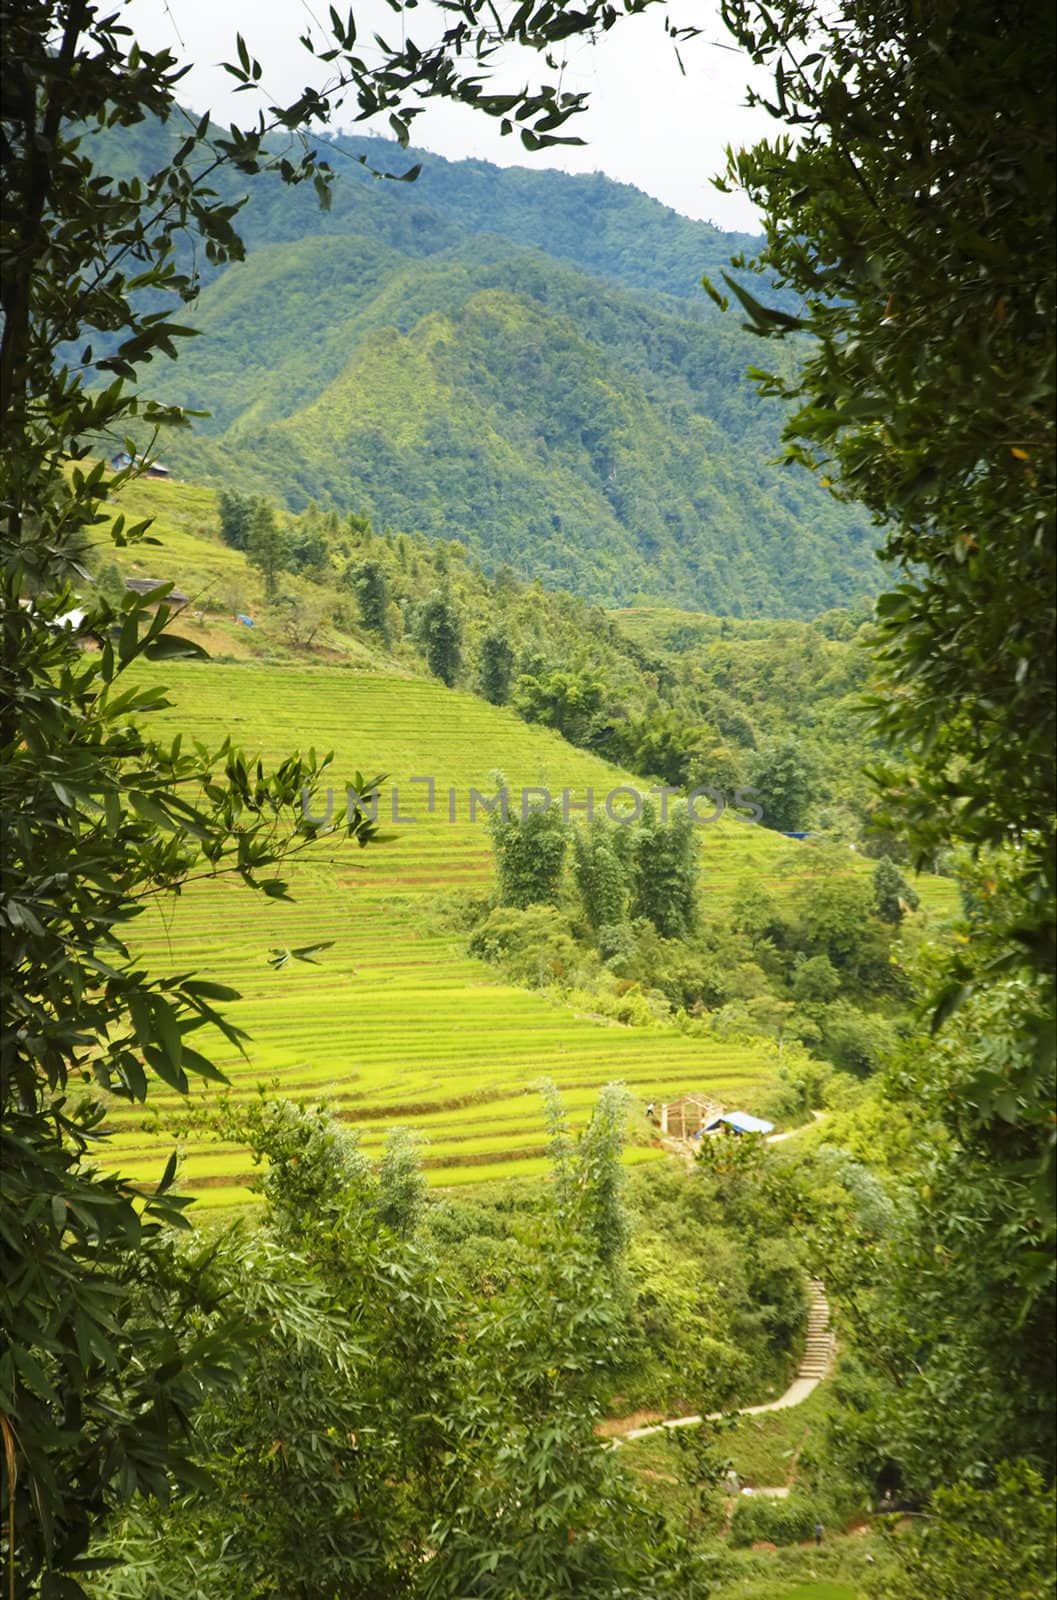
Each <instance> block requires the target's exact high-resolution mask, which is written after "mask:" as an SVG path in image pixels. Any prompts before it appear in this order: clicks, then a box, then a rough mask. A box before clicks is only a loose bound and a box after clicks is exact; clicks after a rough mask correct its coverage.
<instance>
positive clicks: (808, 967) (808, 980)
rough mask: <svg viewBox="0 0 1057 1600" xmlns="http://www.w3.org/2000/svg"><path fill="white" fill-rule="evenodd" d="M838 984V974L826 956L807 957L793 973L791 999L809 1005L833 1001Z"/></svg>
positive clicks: (838, 988) (836, 993)
mask: <svg viewBox="0 0 1057 1600" xmlns="http://www.w3.org/2000/svg"><path fill="white" fill-rule="evenodd" d="M840 984H841V979H840V973H839V972H838V971H837V969H836V967H835V966H834V965H833V963H832V961H831V960H830V958H829V956H828V955H818V956H808V957H807V959H806V960H804V961H801V962H799V963H798V964H797V967H796V969H795V971H794V973H793V985H792V987H793V999H794V1000H800V1001H807V1002H809V1003H811V1002H817V1001H826V1000H834V999H835V998H836V997H837V995H838V994H839V993H840Z"/></svg>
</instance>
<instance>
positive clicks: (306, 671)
mask: <svg viewBox="0 0 1057 1600" xmlns="http://www.w3.org/2000/svg"><path fill="white" fill-rule="evenodd" d="M143 670H144V671H145V672H150V671H152V670H154V669H150V668H144V669H143ZM158 670H159V672H160V673H161V675H162V677H163V681H164V682H166V684H167V685H168V686H169V688H170V690H171V698H172V700H173V708H172V709H171V710H170V711H168V712H166V713H164V715H163V716H162V717H159V718H157V719H154V721H155V725H156V727H157V729H158V731H159V732H161V731H162V729H163V726H164V727H166V728H168V729H171V730H172V731H173V732H175V731H176V729H177V728H180V729H182V730H184V732H185V733H186V734H188V735H190V736H193V737H195V738H199V739H202V740H204V741H206V742H207V743H209V744H211V745H212V744H218V743H219V742H220V741H221V740H222V739H223V737H224V736H225V735H226V734H228V733H231V734H232V735H233V737H234V738H235V739H236V740H237V741H238V742H240V743H241V744H242V745H243V746H244V747H245V748H246V750H247V751H248V752H252V753H260V754H261V755H262V756H263V757H264V758H265V759H266V760H268V759H271V760H275V759H277V758H278V757H280V756H282V755H284V754H287V753H289V752H290V751H291V750H293V749H295V748H298V747H300V748H302V749H306V748H307V747H308V746H310V745H314V746H315V747H316V749H317V750H319V751H321V752H322V751H329V750H333V751H334V752H335V759H334V766H333V769H332V770H333V774H334V785H335V790H336V792H337V801H338V803H339V804H340V803H341V801H342V798H343V786H344V783H345V782H347V781H351V780H352V778H353V775H354V774H355V772H356V771H357V770H358V769H359V770H362V771H365V772H372V773H373V772H384V773H386V774H387V775H388V778H389V782H390V784H392V785H395V787H396V789H397V791H398V794H399V800H398V808H399V814H400V815H401V816H408V817H414V818H415V820H414V821H409V822H406V823H401V824H399V825H397V826H392V825H391V824H390V825H387V826H386V827H385V828H384V830H383V835H382V837H381V838H380V840H379V841H378V842H376V843H373V844H372V845H371V846H370V847H369V848H368V849H366V850H364V851H361V850H360V849H359V848H358V847H357V846H355V845H350V844H347V843H336V842H322V843H321V844H320V845H319V846H318V847H317V848H316V849H315V850H314V851H313V852H310V853H309V855H308V856H307V857H306V858H305V859H304V860H302V861H301V862H299V863H297V864H296V865H295V866H294V868H293V870H292V873H291V875H290V876H291V883H292V888H293V893H294V895H295V896H296V899H295V903H294V904H283V903H280V902H274V901H267V900H265V899H264V898H263V897H262V896H259V895H253V894H251V893H249V892H248V891H246V890H245V889H244V888H241V887H238V886H235V885H232V884H230V883H228V882H227V881H217V882H206V883H200V884H195V885H192V886H190V887H189V888H188V889H187V890H186V891H185V893H184V895H183V896H182V897H181V898H180V899H179V900H177V901H175V902H170V903H168V904H167V905H166V906H165V907H164V908H155V909H153V910H151V911H150V912H148V913H146V914H145V915H144V917H143V918H142V919H141V920H140V922H139V923H138V925H137V928H136V945H137V948H138V950H139V951H140V952H141V953H142V954H143V955H144V956H145V957H147V958H148V960H149V962H150V965H151V967H152V969H153V970H155V971H186V970H188V969H189V968H195V969H196V970H198V971H199V972H201V973H202V974H205V975H208V976H210V977H211V978H213V979H215V980H216V981H219V982H223V983H230V984H231V985H233V986H234V987H235V988H237V989H239V990H240V991H241V994H242V999H241V1000H240V1001H238V1002H237V1003H235V1004H233V1005H231V1006H230V1007H229V1008H227V1009H228V1013H229V1015H230V1016H231V1018H232V1020H233V1021H235V1022H237V1023H238V1024H239V1025H240V1026H242V1027H244V1028H245V1029H246V1030H247V1031H248V1032H249V1033H250V1035H251V1036H252V1037H251V1042H250V1045H249V1047H248V1056H249V1059H248V1061H242V1060H241V1059H240V1058H239V1057H238V1056H237V1054H234V1053H233V1052H232V1050H231V1048H230V1046H227V1045H226V1044H224V1043H223V1041H221V1043H220V1048H219V1049H218V1050H217V1051H216V1056H217V1059H218V1060H220V1061H221V1062H222V1064H223V1065H224V1066H225V1069H226V1070H227V1071H228V1072H229V1075H230V1077H231V1080H232V1083H233V1085H234V1093H235V1095H236V1097H245V1096H252V1095H254V1094H255V1093H256V1091H257V1086H258V1085H259V1084H266V1085H273V1084H274V1085H275V1086H276V1087H277V1088H278V1089H279V1090H280V1091H281V1092H285V1093H288V1094H290V1095H291V1096H294V1097H302V1096H304V1097H312V1098H324V1099H326V1100H328V1101H330V1102H333V1103H335V1104H336V1105H337V1106H338V1107H340V1109H341V1112H342V1114H343V1115H345V1116H346V1117H347V1118H348V1119H349V1120H350V1121H352V1122H354V1123H356V1124H357V1125H358V1126H359V1127H360V1129H361V1133H362V1139H363V1143H364V1146H365V1148H367V1149H369V1150H371V1149H376V1148H378V1147H380V1145H381V1143H382V1140H383V1139H384V1136H385V1131H386V1129H387V1128H389V1127H391V1126H393V1125H394V1124H396V1123H402V1124H405V1125H409V1126H412V1127H414V1128H415V1129H416V1130H418V1132H419V1133H420V1134H421V1135H422V1137H423V1139H424V1140H426V1141H428V1142H427V1143H426V1144H425V1147H424V1157H425V1165H426V1168H427V1171H428V1175H429V1178H430V1181H431V1182H433V1183H437V1184H452V1183H462V1182H467V1181H472V1180H474V1179H479V1178H484V1177H487V1178H493V1177H500V1176H507V1175H510V1174H512V1173H521V1174H526V1175H527V1174H528V1173H531V1172H534V1171H538V1170H540V1169H541V1168H542V1167H543V1166H544V1165H545V1157H544V1144H545V1134H544V1130H543V1123H542V1116H541V1107H540V1101H539V1096H538V1093H537V1091H536V1088H535V1085H536V1084H537V1083H538V1081H539V1079H540V1078H542V1077H547V1078H552V1079H553V1080H554V1081H555V1082H557V1083H558V1085H559V1086H560V1088H561V1090H562V1093H563V1097H564V1099H565V1102H566V1105H567V1107H568V1108H569V1111H570V1113H571V1116H572V1119H573V1121H574V1123H575V1122H577V1121H579V1120H582V1118H583V1117H584V1115H585V1113H586V1112H587V1111H588V1109H589V1107H590V1105H591V1104H592V1103H593V1100H594V1097H595V1095H596V1093H597V1090H598V1088H599V1086H600V1085H601V1084H603V1083H605V1082H606V1081H608V1080H609V1079H612V1078H620V1079H622V1080H624V1081H625V1082H626V1083H627V1084H628V1085H629V1086H630V1087H631V1088H632V1090H633V1092H634V1093H635V1094H636V1095H637V1096H639V1097H640V1098H641V1099H647V1098H651V1097H658V1098H661V1097H664V1096H668V1095H670V1094H673V1093H676V1092H679V1091H683V1090H686V1089H691V1088H700V1089H709V1090H711V1091H713V1092H714V1093H715V1094H717V1095H718V1096H719V1097H720V1098H722V1099H724V1100H725V1101H726V1102H727V1103H728V1104H730V1103H737V1104H739V1105H741V1106H743V1107H744V1108H745V1109H747V1110H750V1111H751V1110H753V1109H754V1108H755V1107H756V1106H757V1105H758V1104H759V1103H761V1102H762V1101H763V1099H764V1098H765V1096H766V1093H767V1089H768V1086H769V1084H770V1082H771V1081H772V1077H773V1071H774V1059H773V1055H772V1053H771V1050H770V1047H769V1046H768V1045H766V1044H760V1045H759V1046H753V1047H751V1048H747V1047H744V1046H741V1047H739V1046H732V1045H727V1044H721V1043H718V1042H714V1041H705V1040H701V1039H692V1038H688V1037H686V1036H684V1035H681V1034H679V1033H677V1032H675V1031H673V1030H671V1029H664V1028H662V1027H657V1028H656V1029H654V1030H649V1029H647V1030H644V1029H629V1028H625V1027H621V1026H619V1025H617V1024H613V1023H611V1022H607V1021H604V1020H602V1019H599V1018H596V1017H591V1016H586V1015H582V1014H577V1013H575V1012H574V1011H572V1010H571V1009H570V1008H569V1007H568V1006H566V1005H564V1004H562V1003H559V1002H557V1001H555V1000H553V999H551V998H548V997H547V996H545V995H542V994H539V993H536V992H530V991H528V990H524V989H520V988H514V987H511V986H509V985H506V984H503V983H499V982H496V981H495V976H494V973H493V970H492V969H491V968H489V967H488V966H486V965H484V964H483V963H480V962H477V961H475V960H473V959H472V958H470V957H468V956H466V955H465V954H464V944H465V938H464V935H462V934H460V933H459V932H457V931H453V929H452V928H451V926H450V925H449V923H448V921H447V920H446V919H444V918H442V917H441V916H440V915H439V914H438V905H437V902H438V897H443V896H445V895H450V894H454V893H457V892H467V891H469V892H482V893H483V892H486V891H487V890H488V888H489V886H490V883H491V875H492V866H491V853H490V848H489V841H488V834H487V829H486V827H485V825H484V817H483V815H479V817H478V820H477V821H476V822H475V823H472V824H471V822H470V821H469V820H468V812H469V793H470V789H471V788H472V787H476V788H478V789H479V790H480V791H481V792H483V793H485V794H489V795H490V794H491V793H492V792H493V790H494V786H495V785H494V779H493V777H492V773H493V771H494V769H496V768H498V769H499V770H501V771H502V772H503V773H504V775H505V777H506V779H507V782H508V784H509V785H510V787H511V789H512V790H514V789H520V787H521V786H523V785H539V784H543V785H546V786H547V787H549V788H550V789H551V790H552V791H553V792H554V793H559V792H560V791H561V790H562V789H563V788H568V789H569V790H570V791H572V797H573V798H574V799H576V800H582V799H583V798H584V794H585V791H586V789H587V788H588V787H592V788H593V789H594V791H595V796H596V803H598V804H601V800H602V797H603V796H604V795H605V794H607V793H608V792H609V791H610V790H612V789H613V788H614V787H615V786H616V785H618V784H620V783H627V784H631V783H632V781H633V780H631V779H630V778H628V777H627V776H626V775H624V774H621V773H619V772H617V771H616V770H615V769H613V768H611V767H609V766H607V765H606V764H605V763H603V762H601V761H599V760H597V759H595V758H594V757H592V756H589V755H587V754H585V753H584V752H582V751H578V750H575V749H573V748H572V747H571V746H569V745H568V744H566V743H565V742H564V741H563V740H561V739H560V738H559V737H558V736H557V735H555V734H552V733H550V732H549V731H547V730H545V729H541V728H538V727H529V726H527V725H526V724H525V723H523V722H521V721H520V720H519V719H518V718H516V717H515V716H514V715H513V714H512V713H510V712H507V711H505V710H499V709H496V708H495V707H492V706H489V705H486V704H485V703H484V702H483V701H480V700H478V699H476V698H475V697H473V696H471V695H468V694H462V693H459V692H455V691H451V690H448V689H445V688H443V687H442V686H441V685H440V684H437V683H433V682H425V681H422V680H408V679H406V678H397V677H390V676H384V675H377V674H368V673H358V672H354V671H350V670H348V669H344V668H337V667H316V668H311V667H285V666H271V667H267V666H260V665H255V664H243V663H230V664H221V663H217V662H210V663H202V664H182V665H176V666H174V665H171V664H169V665H166V666H165V667H164V668H161V669H158ZM414 776H432V777H433V778H434V779H435V781H436V804H435V809H434V811H433V813H432V815H430V813H429V811H428V803H427V796H426V790H425V786H424V785H422V784H418V785H412V784H409V783H408V782H407V780H408V779H410V778H411V777H414ZM449 790H454V792H455V796H456V804H455V815H456V821H455V822H454V823H451V822H450V821H449V820H448V808H449V798H448V793H449ZM391 808H392V795H391V789H390V790H387V791H385V792H383V796H382V803H381V811H380V820H382V821H383V822H384V821H385V820H386V818H387V817H388V816H389V815H390V814H391ZM573 814H574V815H575V814H576V813H573ZM701 836H702V873H703V879H704V895H705V908H706V914H708V913H709V912H710V911H712V910H718V909H719V908H721V907H722V905H723V903H724V902H725V901H727V900H729V898H730V896H731V895H732V894H733V893H734V892H735V890H736V888H737V885H738V884H739V883H740V882H741V880H742V879H744V878H746V877H753V878H755V879H757V880H758V881H763V882H765V883H768V884H771V885H772V886H773V887H775V888H776V889H778V890H782V889H783V888H787V887H789V886H791V885H792V884H794V883H795V881H796V880H797V878H798V877H799V875H800V874H801V873H802V872H803V870H804V869H805V868H806V867H807V866H808V865H809V862H810V853H809V847H805V846H794V847H793V848H792V849H791V848H790V844H789V841H787V840H784V839H782V838H781V837H779V836H777V835H775V834H769V833H767V832H766V831H765V830H763V829H760V828H757V827H754V826H752V825H748V824H743V823H738V822H728V821H725V820H724V821H721V822H720V823H718V824H715V825H713V826H709V827H703V828H702V829H701ZM320 940H333V941H334V945H333V947H332V948H331V949H329V950H327V951H326V952H325V953H324V954H323V955H322V957H321V959H320V963H319V965H316V966H306V965H302V964H298V963H290V964H289V965H287V966H286V967H284V968H283V969H282V970H280V971H275V970H273V968H272V967H271V966H270V965H269V962H268V953H269V951H270V950H271V949H272V948H274V947H283V946H295V945H302V944H310V943H314V942H316V941H320ZM200 1093H201V1091H199V1090H195V1091H194V1096H195V1097H198V1095H199V1094H200ZM179 1104H180V1102H179V1101H178V1097H176V1096H174V1095H167V1094H164V1093H161V1092H155V1091H152V1094H151V1097H150V1100H149V1102H148V1109H147V1110H146V1111H144V1109H143V1108H134V1109H129V1108H125V1107H116V1108H115V1123H116V1125H117V1129H118V1131H117V1133H116V1137H115V1158H117V1157H119V1158H120V1165H121V1167H122V1169H123V1170H125V1171H128V1172H130V1173H132V1174H133V1175H135V1176H137V1177H140V1178H142V1179H144V1180H147V1179H150V1178H151V1177H153V1176H155V1175H156V1174H157V1173H158V1171H159V1170H160V1167H161V1164H162V1160H163V1156H164V1154H165V1153H167V1152H166V1151H165V1150H164V1148H163V1147H164V1145H165V1142H166V1140H167V1139H168V1138H169V1137H171V1136H170V1135H169V1134H168V1133H167V1132H166V1131H165V1128H164V1126H159V1123H158V1118H159V1114H161V1116H162V1120H163V1121H164V1119H165V1117H166V1116H167V1115H168V1114H169V1113H171V1112H175V1111H177V1110H178V1108H179ZM184 1150H185V1165H184V1169H183V1173H184V1181H185V1183H186V1185H187V1187H189V1188H190V1189H191V1190H192V1191H194V1192H197V1193H198V1194H199V1195H200V1197H201V1199H202V1200H203V1201H204V1202H207V1203H214V1204H225V1205H227V1204H231V1203H234V1202H235V1201H238V1200H241V1199H244V1198H246V1196H247V1190H246V1188H245V1182H246V1178H247V1176H248V1174H249V1173H250V1172H251V1171H252V1168H251V1165H250V1163H249V1161H248V1158H247V1157H246V1155H245V1153H244V1152H242V1151H241V1150H238V1149H235V1148H232V1147H230V1146H223V1145H218V1144H216V1143H212V1142H210V1141H208V1140H207V1139H204V1138H201V1139H200V1138H198V1137H197V1136H196V1137H195V1138H194V1139H192V1140H191V1141H190V1142H188V1143H186V1144H185V1145H184ZM657 1154H659V1152H658V1151H656V1150H654V1149H652V1148H651V1147H649V1146H648V1145H645V1144H640V1145H635V1146H633V1147H632V1149H631V1150H630V1152H629V1159H632V1160H644V1159H650V1158H652V1157H655V1156H656V1155H657Z"/></svg>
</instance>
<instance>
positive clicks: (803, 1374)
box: [605, 1279, 834, 1493]
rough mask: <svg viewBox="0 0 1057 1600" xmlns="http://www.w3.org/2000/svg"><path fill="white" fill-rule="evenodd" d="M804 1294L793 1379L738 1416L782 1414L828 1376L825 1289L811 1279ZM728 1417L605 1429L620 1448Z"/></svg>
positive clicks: (740, 1410) (741, 1409) (714, 1415)
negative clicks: (800, 1349) (803, 1332)
mask: <svg viewBox="0 0 1057 1600" xmlns="http://www.w3.org/2000/svg"><path fill="white" fill-rule="evenodd" d="M808 1294H809V1296H810V1300H811V1304H810V1309H809V1311H808V1318H807V1341H806V1344H805V1347H804V1354H803V1357H802V1359H801V1362H800V1367H799V1369H798V1371H797V1375H796V1377H795V1378H794V1379H793V1381H792V1383H791V1384H790V1385H789V1387H788V1389H787V1390H786V1391H785V1393H784V1394H780V1395H779V1396H778V1399H777V1400H768V1401H766V1403H765V1404H763V1405H759V1406H740V1407H739V1408H738V1416H741V1417H755V1416H759V1415H760V1413H761V1412H764V1411H785V1410H786V1409H787V1408H788V1407H789V1406H798V1405H801V1404H802V1403H803V1401H805V1400H806V1399H807V1397H808V1395H809V1394H813V1393H814V1391H815V1390H816V1389H817V1388H818V1386H819V1384H820V1383H821V1382H822V1380H823V1379H824V1378H825V1377H826V1376H827V1375H828V1373H829V1370H830V1368H831V1366H832V1364H833V1352H834V1342H833V1333H832V1331H831V1329H830V1326H829V1302H828V1301H827V1299H826V1291H825V1289H824V1288H823V1287H822V1285H821V1283H819V1282H818V1280H817V1279H812V1280H811V1282H810V1283H809V1285H808ZM728 1414H729V1413H727V1412H724V1411H710V1412H708V1413H707V1414H706V1415H704V1416H701V1415H697V1414H695V1415H694V1416H690V1417H669V1418H668V1420H667V1421H665V1422H651V1423H649V1424H648V1425H647V1426H645V1427H634V1426H632V1427H625V1426H624V1424H625V1423H629V1422H630V1423H634V1422H635V1420H636V1419H635V1417H625V1418H623V1419H622V1420H621V1421H620V1422H612V1421H611V1422H609V1423H608V1424H606V1425H605V1427H606V1432H607V1434H608V1436H609V1438H610V1439H611V1440H612V1443H613V1444H614V1445H621V1444H623V1443H624V1442H625V1441H626V1440H629V1439H647V1438H649V1436H650V1435H651V1434H654V1433H664V1432H665V1430H666V1429H671V1428H697V1427H700V1425H701V1423H702V1422H717V1421H718V1420H719V1418H720V1417H723V1416H726V1415H728ZM639 1415H641V1413H639ZM760 1492H762V1491H760ZM766 1492H767V1493H772V1492H773V1491H771V1490H767V1491H766Z"/></svg>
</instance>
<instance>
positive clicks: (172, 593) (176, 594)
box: [125, 578, 190, 606]
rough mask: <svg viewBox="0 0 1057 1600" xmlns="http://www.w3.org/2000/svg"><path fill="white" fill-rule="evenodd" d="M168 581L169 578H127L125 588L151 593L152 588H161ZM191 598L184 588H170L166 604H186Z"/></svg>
mask: <svg viewBox="0 0 1057 1600" xmlns="http://www.w3.org/2000/svg"><path fill="white" fill-rule="evenodd" d="M167 582H168V579H167V578H126V579H125V588H126V589H130V590H131V591H132V593H133V594H150V592H151V590H152V589H160V588H161V587H162V585H163V584H164V583H167ZM189 599H190V596H189V595H186V594H184V592H183V590H182V589H170V590H169V593H168V594H167V595H166V596H165V604H166V605H169V606H185V605H186V604H187V602H188V600H189Z"/></svg>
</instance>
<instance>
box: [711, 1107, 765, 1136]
mask: <svg viewBox="0 0 1057 1600" xmlns="http://www.w3.org/2000/svg"><path fill="white" fill-rule="evenodd" d="M723 1125H725V1126H726V1127H728V1128H730V1129H731V1130H732V1132H734V1133H773V1132H774V1123H773V1122H764V1120H763V1118H762V1117H750V1116H749V1113H748V1112H747V1111H724V1112H723V1114H722V1116H719V1117H714V1118H713V1119H712V1121H711V1122H710V1123H708V1124H707V1126H706V1127H705V1132H706V1133H711V1132H712V1131H713V1130H714V1129H715V1128H718V1127H721V1126H723Z"/></svg>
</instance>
